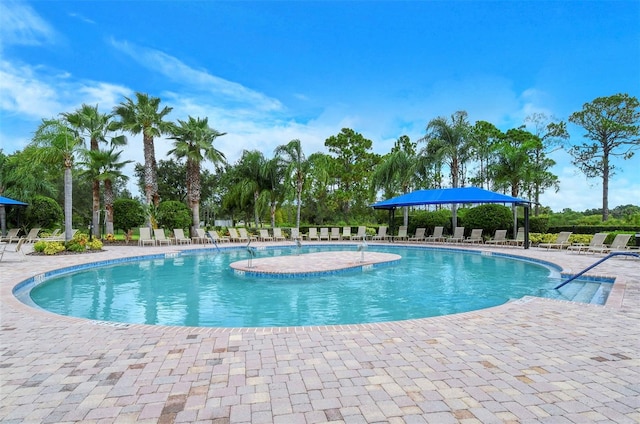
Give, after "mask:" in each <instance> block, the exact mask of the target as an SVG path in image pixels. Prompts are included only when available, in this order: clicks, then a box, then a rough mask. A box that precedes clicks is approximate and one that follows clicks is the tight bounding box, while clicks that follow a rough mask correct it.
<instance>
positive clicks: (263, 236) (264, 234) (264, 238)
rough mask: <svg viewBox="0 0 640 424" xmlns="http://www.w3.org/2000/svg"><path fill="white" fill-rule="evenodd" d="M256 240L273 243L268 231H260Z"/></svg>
mask: <svg viewBox="0 0 640 424" xmlns="http://www.w3.org/2000/svg"><path fill="white" fill-rule="evenodd" d="M259 233H260V235H259V236H258V240H260V241H273V237H271V236H270V235H269V230H260V231H259Z"/></svg>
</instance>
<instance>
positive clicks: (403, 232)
mask: <svg viewBox="0 0 640 424" xmlns="http://www.w3.org/2000/svg"><path fill="white" fill-rule="evenodd" d="M407 238H409V237H408V236H407V226H406V225H401V226H400V228H398V235H397V236H394V237H393V239H394V240H407Z"/></svg>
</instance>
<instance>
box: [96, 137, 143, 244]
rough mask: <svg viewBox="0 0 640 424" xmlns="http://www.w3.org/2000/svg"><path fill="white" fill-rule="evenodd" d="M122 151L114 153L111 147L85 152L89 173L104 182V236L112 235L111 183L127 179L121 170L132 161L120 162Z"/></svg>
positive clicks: (112, 200)
mask: <svg viewBox="0 0 640 424" xmlns="http://www.w3.org/2000/svg"><path fill="white" fill-rule="evenodd" d="M121 154H122V151H118V152H116V151H115V147H114V146H112V147H111V149H109V150H88V151H86V152H85V155H86V162H85V164H87V165H88V166H89V173H90V174H95V179H96V180H97V181H98V182H99V181H102V182H104V207H105V210H106V212H107V213H106V217H105V227H106V228H105V231H106V234H113V232H114V228H113V202H114V200H115V199H114V193H113V182H114V181H116V180H123V181H126V180H127V179H128V178H129V177H127V176H126V175H125V174H123V173H122V169H123V168H124V167H125V165H127V164H128V163H131V162H133V161H131V160H126V161H122V162H120V155H121Z"/></svg>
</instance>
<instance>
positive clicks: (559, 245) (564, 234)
mask: <svg viewBox="0 0 640 424" xmlns="http://www.w3.org/2000/svg"><path fill="white" fill-rule="evenodd" d="M570 236H571V231H561V232H560V234H558V237H557V238H556V241H554V242H553V243H540V244H539V245H538V247H540V248H546V249H547V250H549V249H564V248H566V247H569V246H570V245H571V243H569V237H570Z"/></svg>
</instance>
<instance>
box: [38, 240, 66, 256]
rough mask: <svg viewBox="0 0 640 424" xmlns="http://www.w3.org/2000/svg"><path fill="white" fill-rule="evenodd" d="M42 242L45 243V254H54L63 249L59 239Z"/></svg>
mask: <svg viewBox="0 0 640 424" xmlns="http://www.w3.org/2000/svg"><path fill="white" fill-rule="evenodd" d="M44 243H45V245H46V246H45V247H44V250H43V252H44V254H45V255H55V254H56V253H60V252H63V251H64V249H65V248H64V244H63V243H62V242H59V241H48V242H44Z"/></svg>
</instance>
